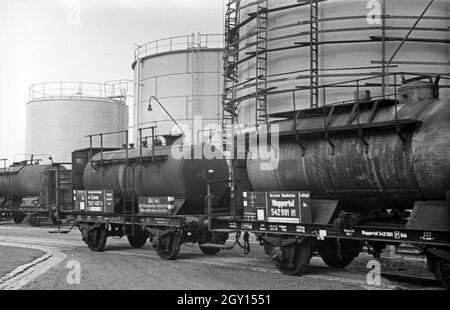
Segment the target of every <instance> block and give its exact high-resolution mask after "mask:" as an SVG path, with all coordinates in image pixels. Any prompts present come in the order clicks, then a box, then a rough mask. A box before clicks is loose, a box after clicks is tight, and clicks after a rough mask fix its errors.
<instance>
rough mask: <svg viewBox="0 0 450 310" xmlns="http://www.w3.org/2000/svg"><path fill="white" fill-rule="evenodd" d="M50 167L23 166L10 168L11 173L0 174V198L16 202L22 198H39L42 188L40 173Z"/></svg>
mask: <svg viewBox="0 0 450 310" xmlns="http://www.w3.org/2000/svg"><path fill="white" fill-rule="evenodd" d="M51 167H52V166H51V165H26V166H25V165H24V166H17V167H11V168H10V170H11V169H12V170H13V172H2V173H0V196H1V197H7V196H8V191H11V192H10V194H9V195H10V197H12V198H13V199H15V200H17V199H20V198H23V197H31V196H39V195H40V193H41V188H42V186H41V185H42V173H43V172H44V171H46V170H47V169H49V168H51Z"/></svg>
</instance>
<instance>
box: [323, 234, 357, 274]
mask: <svg viewBox="0 0 450 310" xmlns="http://www.w3.org/2000/svg"><path fill="white" fill-rule="evenodd" d="M339 247H340V251H339ZM318 250H319V255H320V257H321V258H322V260H323V261H324V262H325V264H327V265H328V267H331V268H339V269H343V268H345V267H347V266H348V265H350V264H351V263H352V261H353V259H354V258H355V257H357V256H358V255H359V252H360V250H361V242H360V241H358V240H350V239H340V240H339V239H331V238H327V239H325V240H323V241H320V242H319V243H318Z"/></svg>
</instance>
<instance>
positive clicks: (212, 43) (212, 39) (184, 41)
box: [134, 33, 224, 60]
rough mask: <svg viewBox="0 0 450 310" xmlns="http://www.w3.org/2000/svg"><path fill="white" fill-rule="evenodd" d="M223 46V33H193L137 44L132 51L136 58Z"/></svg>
mask: <svg viewBox="0 0 450 310" xmlns="http://www.w3.org/2000/svg"><path fill="white" fill-rule="evenodd" d="M223 47H224V35H222V34H200V33H197V34H194V33H193V34H191V35H186V36H177V37H170V38H165V39H160V40H155V41H151V42H148V43H145V44H143V45H139V46H138V47H137V48H136V50H135V52H134V59H135V60H138V59H141V58H143V57H146V56H150V55H154V54H159V53H166V52H173V51H181V50H189V49H196V48H223Z"/></svg>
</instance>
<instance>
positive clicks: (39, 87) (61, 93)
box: [29, 80, 133, 102]
mask: <svg viewBox="0 0 450 310" xmlns="http://www.w3.org/2000/svg"><path fill="white" fill-rule="evenodd" d="M132 87H133V81H132V80H116V81H108V82H104V83H91V82H43V83H37V84H33V85H31V86H30V88H29V99H30V101H33V100H43V99H70V98H76V99H83V98H89V99H92V98H94V99H108V100H111V99H113V100H118V101H124V102H125V100H126V99H127V98H129V97H130V93H132V90H133V89H132Z"/></svg>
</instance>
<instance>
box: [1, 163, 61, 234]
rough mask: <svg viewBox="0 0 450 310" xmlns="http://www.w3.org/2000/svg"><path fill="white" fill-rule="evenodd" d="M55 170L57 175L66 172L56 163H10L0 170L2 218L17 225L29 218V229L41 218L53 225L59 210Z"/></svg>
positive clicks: (37, 223)
mask: <svg viewBox="0 0 450 310" xmlns="http://www.w3.org/2000/svg"><path fill="white" fill-rule="evenodd" d="M56 171H58V174H59V173H60V174H59V176H62V175H64V173H66V174H67V173H70V171H66V169H65V168H64V167H63V166H60V165H58V164H36V163H33V162H31V163H30V162H29V161H23V162H17V163H14V164H13V165H11V166H10V167H9V168H8V169H3V171H0V202H1V203H0V207H1V211H2V214H3V215H4V217H7V216H8V217H9V216H11V217H12V218H13V220H14V222H15V223H17V224H18V223H22V222H23V220H24V219H25V217H27V216H29V220H30V224H31V225H33V226H37V225H39V221H40V219H42V218H50V219H51V220H52V221H53V222H54V223H56V221H57V208H58V207H59V206H57V205H56V203H57V202H56V195H57V192H56V187H57V186H56V182H55V177H56ZM69 194H70V191H69ZM61 198H62V197H61ZM61 202H62V201H61Z"/></svg>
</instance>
